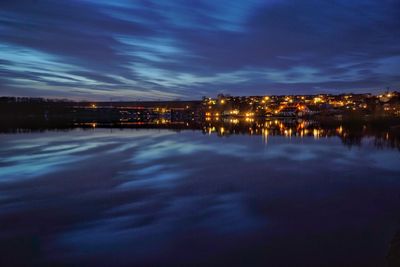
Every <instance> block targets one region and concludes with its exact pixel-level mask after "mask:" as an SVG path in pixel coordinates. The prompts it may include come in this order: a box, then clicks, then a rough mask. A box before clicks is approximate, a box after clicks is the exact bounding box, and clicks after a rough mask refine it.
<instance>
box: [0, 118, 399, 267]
mask: <svg viewBox="0 0 400 267" xmlns="http://www.w3.org/2000/svg"><path fill="white" fill-rule="evenodd" d="M232 123H235V121H233V122H232ZM271 124H276V128H274V129H278V130H269V131H268V130H267V128H265V129H264V128H263V127H264V125H261V127H254V128H252V127H250V128H248V129H247V130H243V129H242V128H243V127H242V128H241V130H238V131H236V130H235V129H231V128H229V126H220V125H216V126H211V125H208V126H204V127H203V128H200V129H180V130H177V129H165V128H164V129H163V128H153V129H152V128H151V127H149V128H140V129H138V128H125V129H123V128H101V127H99V126H98V125H96V124H93V125H92V127H90V126H89V127H83V128H81V127H78V128H72V129H63V130H46V131H18V133H2V134H0V265H1V266H32V265H33V266H60V265H62V266H177V265H179V266H188V265H189V266H190V265H197V266H199V265H200V266H209V265H216V266H236V265H243V266H386V264H387V261H388V258H390V257H393V253H394V252H393V250H394V249H395V248H393V243H394V242H396V240H395V239H396V233H398V231H399V230H400V152H399V149H398V147H397V146H396V144H398V143H396V142H397V141H396V140H393V139H390V138H391V137H390V138H389V136H388V135H389V134H388V133H386V132H381V133H375V134H368V131H367V130H366V129H365V127H364V129H361V130H360V131H359V132H358V134H356V135H352V133H351V131H347V130H346V129H344V128H342V127H339V128H335V129H333V130H325V129H323V128H318V129H317V128H312V127H311V128H308V129H307V127H305V126H304V125H303V128H302V127H301V125H300V126H299V125H296V126H293V127H292V128H291V126H290V127H286V126H285V125H283V126H281V125H280V122H271ZM265 126H267V125H265ZM269 126H271V125H269ZM299 127H300V128H299ZM269 129H272V128H271V127H270V128H269ZM304 129H306V131H305V130H304ZM346 131H347V132H346ZM349 136H350V138H349ZM377 136H379V137H377ZM391 243H392V245H391Z"/></svg>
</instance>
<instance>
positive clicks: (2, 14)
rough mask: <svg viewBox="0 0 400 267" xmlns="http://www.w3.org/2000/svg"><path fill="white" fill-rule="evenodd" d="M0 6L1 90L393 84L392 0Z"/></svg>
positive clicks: (177, 93) (167, 92)
mask: <svg viewBox="0 0 400 267" xmlns="http://www.w3.org/2000/svg"><path fill="white" fill-rule="evenodd" d="M0 10H1V11H0V36H1V39H0V47H1V50H0V59H1V60H0V73H1V74H2V77H1V78H0V93H1V94H14V95H43V96H48V95H51V96H57V95H58V96H60V97H73V98H88V99H90V98H98V99H108V98H109V97H110V96H112V95H115V96H118V97H123V98H125V99H133V98H141V99H147V98H148V99H151V98H153V99H154V98H157V99H158V98H162V99H173V98H178V97H179V98H185V99H189V98H198V97H200V96H202V95H215V94H217V93H218V92H220V91H224V92H226V93H232V94H241V95H244V94H251V95H254V94H264V93H282V94H285V93H296V92H314V91H327V92H328V91H329V92H331V91H333V92H342V91H355V90H356V91H363V90H364V91H379V90H381V89H382V88H385V87H387V86H391V87H394V88H396V87H398V86H399V85H400V81H399V77H398V75H397V71H396V69H398V66H399V64H400V63H399V62H400V46H399V45H398V44H399V43H400V32H399V31H400V30H399V29H400V21H399V20H398V18H399V16H400V3H399V2H398V1H391V0H384V1H378V0H367V1H361V0H360V1H351V2H349V1H344V0H336V1H316V0H309V1H301V2H300V1H293V0H270V1H256V0H253V1H235V2H232V1H225V0H224V1H196V2H191V3H190V4H189V3H188V2H187V1H182V0H175V1H155V0H153V1H127V0H118V1H112V2H111V1H92V0H86V1H62V2H60V1H48V0H23V1H18V3H17V2H15V1H8V0H5V1H2V2H1V3H0ZM29 88H31V89H29ZM154 93H155V94H154ZM103 95H104V96H103Z"/></svg>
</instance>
